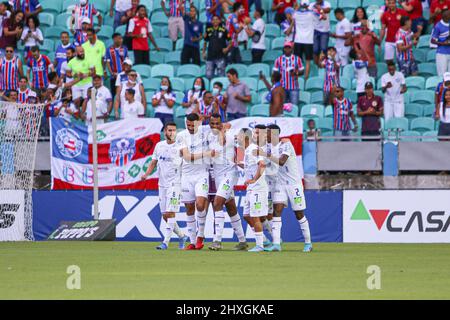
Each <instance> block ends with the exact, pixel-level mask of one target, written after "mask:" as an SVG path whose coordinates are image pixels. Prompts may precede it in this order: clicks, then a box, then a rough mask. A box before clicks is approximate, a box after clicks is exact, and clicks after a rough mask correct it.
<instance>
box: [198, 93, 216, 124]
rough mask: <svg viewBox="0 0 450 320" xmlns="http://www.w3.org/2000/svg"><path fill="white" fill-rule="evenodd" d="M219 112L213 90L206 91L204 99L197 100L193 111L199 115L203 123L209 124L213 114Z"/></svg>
mask: <svg viewBox="0 0 450 320" xmlns="http://www.w3.org/2000/svg"><path fill="white" fill-rule="evenodd" d="M218 112H219V106H218V105H217V104H216V102H215V100H214V97H213V95H212V93H211V91H205V93H204V94H203V99H200V100H197V102H196V103H195V107H194V110H193V111H192V113H196V114H198V115H199V117H200V120H201V121H202V124H203V125H207V124H209V119H210V118H211V116H212V115H213V114H217V113H218Z"/></svg>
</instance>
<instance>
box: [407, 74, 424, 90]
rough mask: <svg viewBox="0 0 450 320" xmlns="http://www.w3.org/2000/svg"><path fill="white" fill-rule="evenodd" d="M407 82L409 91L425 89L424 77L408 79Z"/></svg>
mask: <svg viewBox="0 0 450 320" xmlns="http://www.w3.org/2000/svg"><path fill="white" fill-rule="evenodd" d="M405 82H406V87H407V88H408V90H409V91H414V90H424V89H425V79H424V78H423V77H407V78H406V79H405Z"/></svg>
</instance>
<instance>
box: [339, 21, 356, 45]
mask: <svg viewBox="0 0 450 320" xmlns="http://www.w3.org/2000/svg"><path fill="white" fill-rule="evenodd" d="M347 32H350V33H352V24H351V23H350V21H348V19H347V18H344V19H342V20H341V21H339V22H338V23H337V24H336V35H337V36H345V34H346V33H347ZM335 46H336V49H342V48H348V49H350V48H351V47H350V46H346V45H345V40H344V39H337V38H336V45H335Z"/></svg>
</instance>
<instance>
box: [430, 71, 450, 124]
mask: <svg viewBox="0 0 450 320" xmlns="http://www.w3.org/2000/svg"><path fill="white" fill-rule="evenodd" d="M448 89H450V72H446V73H444V76H443V79H442V81H441V82H439V83H438V85H437V86H436V90H435V91H434V104H435V106H436V115H437V110H438V108H439V104H440V103H441V101H442V98H443V96H444V93H445V91H447V90H448Z"/></svg>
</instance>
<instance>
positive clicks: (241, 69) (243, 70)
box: [225, 63, 247, 78]
mask: <svg viewBox="0 0 450 320" xmlns="http://www.w3.org/2000/svg"><path fill="white" fill-rule="evenodd" d="M231 68H234V69H235V70H236V71H237V72H238V75H239V78H242V77H246V76H247V66H246V65H245V64H242V63H234V64H229V65H228V66H227V67H226V69H225V71H228V70H230V69H231Z"/></svg>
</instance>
